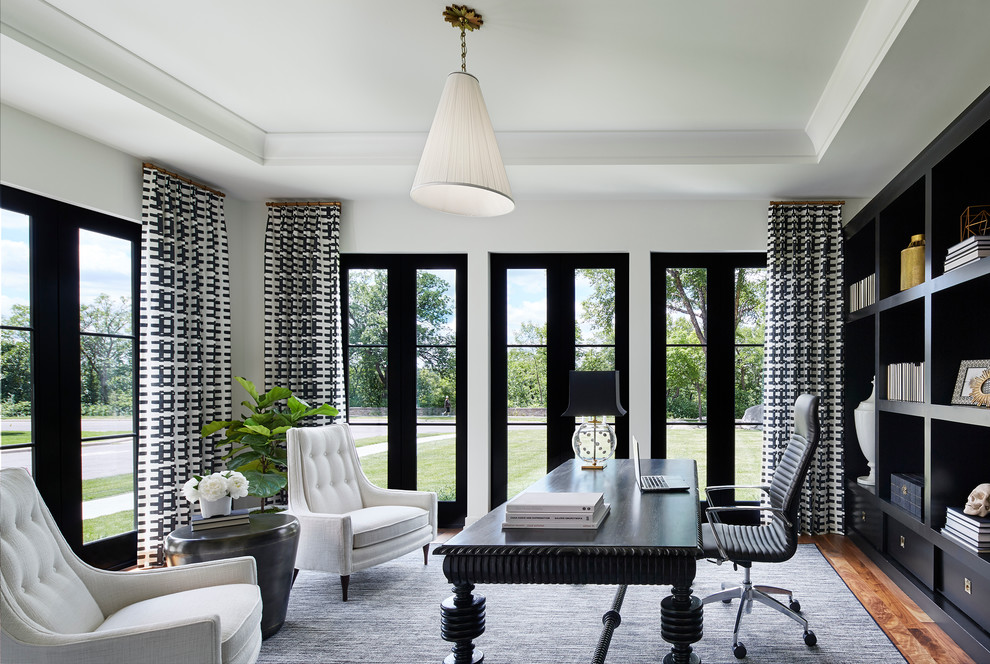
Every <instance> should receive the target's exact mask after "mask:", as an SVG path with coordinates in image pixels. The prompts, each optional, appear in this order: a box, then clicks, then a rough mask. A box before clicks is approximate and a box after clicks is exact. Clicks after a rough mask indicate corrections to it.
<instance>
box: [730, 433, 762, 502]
mask: <svg viewBox="0 0 990 664" xmlns="http://www.w3.org/2000/svg"><path fill="white" fill-rule="evenodd" d="M762 429H763V427H762V426H758V425H746V426H738V427H736V480H735V482H734V484H755V485H759V484H760V465H761V463H762V459H763V430H762ZM760 494H761V492H760V491H759V490H758V489H737V490H736V500H759V499H760Z"/></svg>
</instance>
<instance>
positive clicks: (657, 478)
mask: <svg viewBox="0 0 990 664" xmlns="http://www.w3.org/2000/svg"><path fill="white" fill-rule="evenodd" d="M630 447H632V458H633V465H634V466H635V467H636V485H637V486H638V487H639V490H640V491H642V492H643V493H654V492H657V491H687V490H688V489H690V488H691V485H690V484H689V483H688V481H687V480H685V479H684V478H683V477H681V476H680V475H644V474H643V464H642V463H641V462H640V458H639V441H638V440H636V436H633V437H632V445H631V446H630Z"/></svg>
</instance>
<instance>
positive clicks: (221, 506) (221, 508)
mask: <svg viewBox="0 0 990 664" xmlns="http://www.w3.org/2000/svg"><path fill="white" fill-rule="evenodd" d="M230 502H231V501H230V496H224V497H223V498H218V499H216V500H207V499H206V498H200V499H199V511H200V513H201V514H202V515H203V518H204V519H208V518H210V517H211V516H225V515H227V514H230Z"/></svg>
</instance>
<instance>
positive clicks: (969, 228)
mask: <svg viewBox="0 0 990 664" xmlns="http://www.w3.org/2000/svg"><path fill="white" fill-rule="evenodd" d="M971 235H990V205H970V206H969V207H968V208H966V209H965V210H963V213H962V215H961V216H960V217H959V241H960V242H962V241H963V240H965V239H966V238H968V237H970V236H971Z"/></svg>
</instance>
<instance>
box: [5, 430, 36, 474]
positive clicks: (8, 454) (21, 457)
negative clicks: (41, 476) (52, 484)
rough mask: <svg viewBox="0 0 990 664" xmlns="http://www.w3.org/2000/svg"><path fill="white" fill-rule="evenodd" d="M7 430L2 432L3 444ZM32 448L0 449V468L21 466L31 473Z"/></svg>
mask: <svg viewBox="0 0 990 664" xmlns="http://www.w3.org/2000/svg"><path fill="white" fill-rule="evenodd" d="M8 433H9V432H8V431H6V430H5V431H4V432H3V444H4V445H7V444H8V443H7V434H8ZM33 455H34V451H33V448H30V447H20V448H18V449H16V450H8V449H6V448H2V449H0V468H23V469H25V470H26V471H28V472H29V473H33V472H34V470H33V464H32V457H33Z"/></svg>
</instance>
